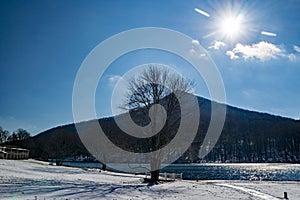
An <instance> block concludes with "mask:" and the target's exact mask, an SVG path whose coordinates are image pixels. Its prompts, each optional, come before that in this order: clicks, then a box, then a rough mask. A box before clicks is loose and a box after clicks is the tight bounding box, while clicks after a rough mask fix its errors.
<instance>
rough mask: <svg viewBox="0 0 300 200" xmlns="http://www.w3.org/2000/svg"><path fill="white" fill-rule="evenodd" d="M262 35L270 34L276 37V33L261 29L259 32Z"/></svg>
mask: <svg viewBox="0 0 300 200" xmlns="http://www.w3.org/2000/svg"><path fill="white" fill-rule="evenodd" d="M260 33H261V34H262V35H266V36H270V37H276V36H277V34H276V33H271V32H267V31H262V32H260Z"/></svg>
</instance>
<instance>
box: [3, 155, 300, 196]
mask: <svg viewBox="0 0 300 200" xmlns="http://www.w3.org/2000/svg"><path fill="white" fill-rule="evenodd" d="M142 179H143V176H135V175H128V174H121V173H112V172H103V171H102V172H99V171H98V170H84V169H78V168H71V167H62V166H51V165H49V164H48V163H46V162H40V161H36V160H25V161H16V160H1V159H0V199H56V200H58V199H183V200H184V199H189V200H192V199H197V200H198V199H200V200H201V199H209V200H218V199H232V200H233V199H267V200H270V199H282V197H283V192H287V193H288V197H289V199H295V200H299V199H300V182H265V181H262V182H250V181H214V180H212V181H198V182H197V181H184V180H178V181H175V182H169V183H163V184H159V185H153V186H149V185H147V184H143V183H142Z"/></svg>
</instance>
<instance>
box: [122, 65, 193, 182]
mask: <svg viewBox="0 0 300 200" xmlns="http://www.w3.org/2000/svg"><path fill="white" fill-rule="evenodd" d="M128 85H129V87H128V91H129V92H128V93H127V95H126V101H125V102H124V103H123V105H122V108H126V109H128V110H129V111H130V112H132V111H139V112H141V111H142V112H144V113H145V114H148V115H149V117H150V121H151V125H152V127H151V129H150V130H151V131H152V132H153V133H152V134H151V135H154V134H155V133H156V132H157V130H158V129H159V130H160V131H159V132H158V133H157V134H156V135H155V137H151V139H150V140H149V142H148V143H149V144H147V145H148V149H149V151H151V152H152V151H155V150H159V149H160V148H161V147H162V146H163V145H164V144H166V142H168V140H170V138H171V139H172V136H174V132H176V130H175V129H176V126H178V124H179V122H180V117H181V116H180V105H179V101H178V98H181V97H183V96H185V95H189V93H190V92H191V91H192V88H191V85H193V83H192V82H191V81H187V80H186V79H185V78H184V77H182V76H181V75H179V74H178V73H175V72H174V71H172V70H169V69H168V68H166V67H161V66H156V65H149V67H147V68H146V69H145V70H144V71H142V72H141V74H139V75H137V76H135V77H133V78H131V79H129V81H128ZM155 105H161V106H162V107H163V108H164V110H165V115H166V118H165V119H163V120H162V118H163V117H161V116H160V114H159V112H158V111H153V108H154V109H159V108H161V107H156V106H155ZM151 115H152V116H151ZM162 122H165V123H164V124H163V125H162V124H161V123H162ZM162 126H163V128H162V129H160V128H158V127H162ZM175 134H176V133H175ZM143 148H145V147H143ZM162 156H164V155H161V154H160V153H158V154H154V155H153V156H152V158H151V161H150V166H151V178H150V180H149V181H150V182H152V183H157V181H158V178H159V171H160V170H159V169H160V166H161V160H162Z"/></svg>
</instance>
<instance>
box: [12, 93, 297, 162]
mask: <svg viewBox="0 0 300 200" xmlns="http://www.w3.org/2000/svg"><path fill="white" fill-rule="evenodd" d="M197 98H198V102H199V106H200V113H201V114H200V123H199V128H198V132H197V135H196V137H195V139H194V141H193V143H192V144H191V146H190V148H189V149H188V151H187V152H186V153H185V154H184V155H183V156H182V157H181V158H180V159H179V160H178V161H177V162H200V161H202V162H203V161H205V162H298V163H299V162H300V121H299V120H298V121H297V120H293V119H288V118H283V117H280V116H273V115H270V114H265V113H258V112H253V111H248V110H243V109H239V108H235V107H232V106H227V105H221V104H220V105H221V106H226V107H227V113H226V120H225V124H224V128H223V131H222V134H221V137H220V138H219V140H218V142H217V144H216V145H215V147H214V148H213V150H212V151H211V152H210V153H209V154H208V155H207V156H206V157H205V158H204V159H203V160H200V159H199V158H198V152H199V149H200V147H201V145H202V142H203V139H204V137H205V134H206V131H207V129H208V125H209V122H210V115H211V103H212V102H211V101H209V100H207V99H204V98H201V97H197ZM132 117H133V118H134V121H136V122H138V121H142V122H143V123H145V121H147V116H141V114H140V113H133V114H132ZM84 123H87V125H88V123H89V122H84ZM99 123H100V124H101V127H102V129H103V130H104V131H105V133H106V134H107V135H108V136H109V138H110V139H111V140H113V141H114V142H115V143H116V144H117V145H122V144H124V143H125V144H126V145H127V146H130V147H132V148H136V142H135V140H132V138H131V139H130V138H129V137H127V136H126V134H124V133H123V132H122V131H121V130H120V129H119V128H118V126H117V125H116V123H115V121H114V118H112V117H110V118H103V119H99ZM12 144H14V145H18V146H21V147H24V148H28V149H30V150H31V152H30V156H31V157H33V158H39V159H49V158H65V157H70V156H76V155H80V154H83V155H88V154H89V153H88V151H87V150H86V149H85V147H84V146H83V144H82V143H81V141H80V138H79V136H78V134H77V132H76V128H75V125H74V124H70V125H65V126H60V127H56V128H52V129H50V130H47V131H45V132H42V133H40V134H38V135H36V136H35V137H32V138H30V139H28V140H25V141H15V142H13V143H12Z"/></svg>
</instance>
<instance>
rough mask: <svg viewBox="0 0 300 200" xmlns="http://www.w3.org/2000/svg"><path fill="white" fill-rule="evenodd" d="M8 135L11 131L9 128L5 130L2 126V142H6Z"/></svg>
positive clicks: (0, 130)
mask: <svg viewBox="0 0 300 200" xmlns="http://www.w3.org/2000/svg"><path fill="white" fill-rule="evenodd" d="M8 137H9V132H8V131H7V130H3V129H2V127H1V126H0V144H1V143H4V142H6V141H7V138H8Z"/></svg>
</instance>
